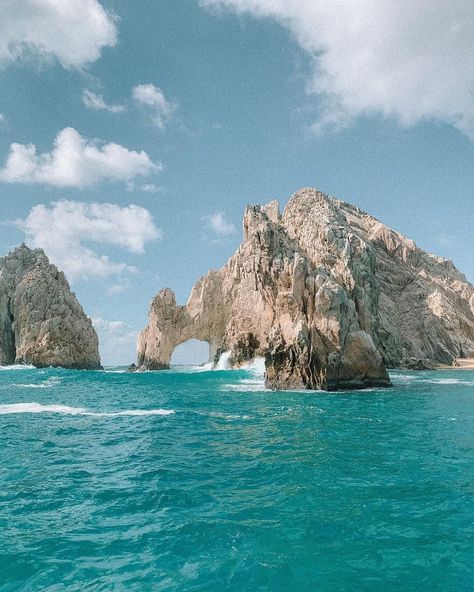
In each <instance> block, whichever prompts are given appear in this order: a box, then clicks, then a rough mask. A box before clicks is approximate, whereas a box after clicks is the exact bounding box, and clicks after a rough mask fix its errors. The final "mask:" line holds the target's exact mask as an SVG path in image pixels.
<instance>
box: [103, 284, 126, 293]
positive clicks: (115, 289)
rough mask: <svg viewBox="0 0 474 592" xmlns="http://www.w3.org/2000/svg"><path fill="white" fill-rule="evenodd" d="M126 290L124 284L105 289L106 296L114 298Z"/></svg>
mask: <svg viewBox="0 0 474 592" xmlns="http://www.w3.org/2000/svg"><path fill="white" fill-rule="evenodd" d="M126 289H127V286H125V285H124V284H112V285H111V286H109V287H108V288H107V294H110V295H111V296H114V295H115V294H122V292H125V290H126Z"/></svg>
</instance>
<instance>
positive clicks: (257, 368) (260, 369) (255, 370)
mask: <svg viewBox="0 0 474 592" xmlns="http://www.w3.org/2000/svg"><path fill="white" fill-rule="evenodd" d="M243 369H244V370H248V371H249V372H252V374H256V375H258V376H263V375H264V374H265V358H260V357H259V358H254V359H253V360H252V361H251V362H249V363H248V364H247V365H245V366H243Z"/></svg>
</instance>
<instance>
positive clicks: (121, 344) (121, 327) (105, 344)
mask: <svg viewBox="0 0 474 592" xmlns="http://www.w3.org/2000/svg"><path fill="white" fill-rule="evenodd" d="M92 324H93V325H94V327H95V330H96V331H97V334H98V336H99V344H100V356H101V359H102V361H103V363H104V364H106V365H115V364H117V365H120V364H121V365H126V364H130V362H132V361H133V360H135V358H136V348H137V337H138V331H136V330H134V329H132V327H130V325H128V324H127V323H124V322H123V321H107V320H105V319H103V318H101V317H96V318H93V319H92Z"/></svg>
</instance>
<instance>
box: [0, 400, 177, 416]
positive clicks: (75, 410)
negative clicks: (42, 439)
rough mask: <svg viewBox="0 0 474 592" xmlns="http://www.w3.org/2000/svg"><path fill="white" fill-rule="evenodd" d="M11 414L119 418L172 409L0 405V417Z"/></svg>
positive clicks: (170, 410)
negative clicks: (92, 408)
mask: <svg viewBox="0 0 474 592" xmlns="http://www.w3.org/2000/svg"><path fill="white" fill-rule="evenodd" d="M12 413H59V414H61V415H87V416H90V417H119V416H122V415H128V416H132V415H134V416H142V415H172V414H173V413H175V411H174V410H173V409H125V410H124V411H111V412H102V411H91V410H89V409H86V408H85V407H69V406H68V405H41V403H12V404H10V405H0V415H9V414H12Z"/></svg>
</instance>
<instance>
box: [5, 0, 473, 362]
mask: <svg viewBox="0 0 474 592" xmlns="http://www.w3.org/2000/svg"><path fill="white" fill-rule="evenodd" d="M0 7H1V11H2V18H1V20H0V192H1V193H0V195H1V203H2V207H1V213H0V255H4V254H7V253H8V251H9V250H11V249H12V248H14V247H15V246H16V245H18V244H19V243H21V242H22V241H25V242H26V243H27V244H28V245H30V246H32V247H42V248H44V250H45V251H46V253H47V255H48V256H49V257H50V259H51V261H52V262H54V263H55V264H56V265H58V267H59V268H60V269H62V270H63V271H64V272H65V273H66V276H67V277H68V279H69V281H70V283H71V286H72V289H73V291H74V292H75V293H76V295H77V296H78V298H79V300H80V302H81V304H82V305H83V307H84V309H85V311H86V312H87V314H88V315H90V316H91V317H92V319H93V322H94V324H95V326H96V329H97V331H98V334H99V338H100V343H101V354H102V360H103V363H104V364H106V365H112V364H128V363H131V362H132V361H133V360H134V359H135V344H136V336H137V332H138V331H139V330H140V329H142V328H143V327H144V326H145V325H146V321H147V315H148V310H149V305H150V301H151V299H152V297H153V296H154V295H155V294H156V293H157V292H158V291H159V290H160V289H161V288H164V287H170V288H172V289H173V290H174V291H175V292H176V295H177V300H178V302H180V303H183V304H184V303H185V302H186V300H187V298H188V295H189V292H190V290H191V287H192V285H193V284H194V283H195V281H196V280H197V279H198V278H199V277H200V276H202V275H204V274H205V273H207V271H208V270H209V269H211V268H219V267H220V266H221V265H223V264H224V263H225V262H226V260H227V259H228V257H229V256H230V255H231V254H232V253H233V252H234V250H235V249H236V248H237V247H238V245H239V243H240V241H241V235H242V233H241V223H242V215H243V212H244V209H245V206H246V204H248V203H266V202H268V201H270V200H272V199H274V198H276V199H278V200H279V201H280V204H281V206H282V207H283V206H284V205H285V203H286V202H287V201H288V199H289V198H290V197H291V195H292V194H293V193H294V192H295V191H296V190H298V189H299V188H301V187H316V188H318V189H320V190H322V191H325V192H326V193H329V194H330V195H334V196H336V197H338V198H340V199H343V200H345V201H348V202H350V203H353V204H355V205H357V206H359V207H361V208H362V209H364V210H366V211H368V212H369V213H370V214H372V215H374V216H375V217H377V218H379V219H380V220H382V221H383V222H384V223H386V224H388V225H389V226H391V227H392V228H395V229H396V230H399V231H400V232H402V233H404V234H406V235H407V236H409V237H410V238H412V239H414V240H415V241H416V243H417V245H418V246H420V247H422V248H424V249H427V250H428V251H430V252H433V253H436V254H438V255H441V256H443V257H446V258H449V259H452V260H453V261H454V263H455V264H456V266H457V267H458V268H459V269H460V270H461V271H463V272H464V273H465V274H466V276H467V278H468V279H469V280H470V281H471V282H472V281H473V280H474V256H473V252H474V239H473V232H472V228H473V223H474V44H473V43H472V39H473V38H474V4H473V3H472V1H471V0H432V2H430V3H427V2H424V1H423V0H410V1H408V0H400V1H399V2H396V3H393V2H390V1H388V0H380V1H379V2H377V3H374V2H373V1H371V0H358V1H357V2H355V1H354V2H341V1H338V0H336V1H334V0H200V1H199V0H173V1H171V0H141V1H140V3H136V2H129V1H127V0H100V2H99V0H0ZM204 357H205V351H204V349H203V347H202V344H201V345H199V344H195V343H189V344H184V345H183V346H181V347H180V351H179V352H177V355H176V357H175V358H174V361H176V362H198V361H204Z"/></svg>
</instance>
